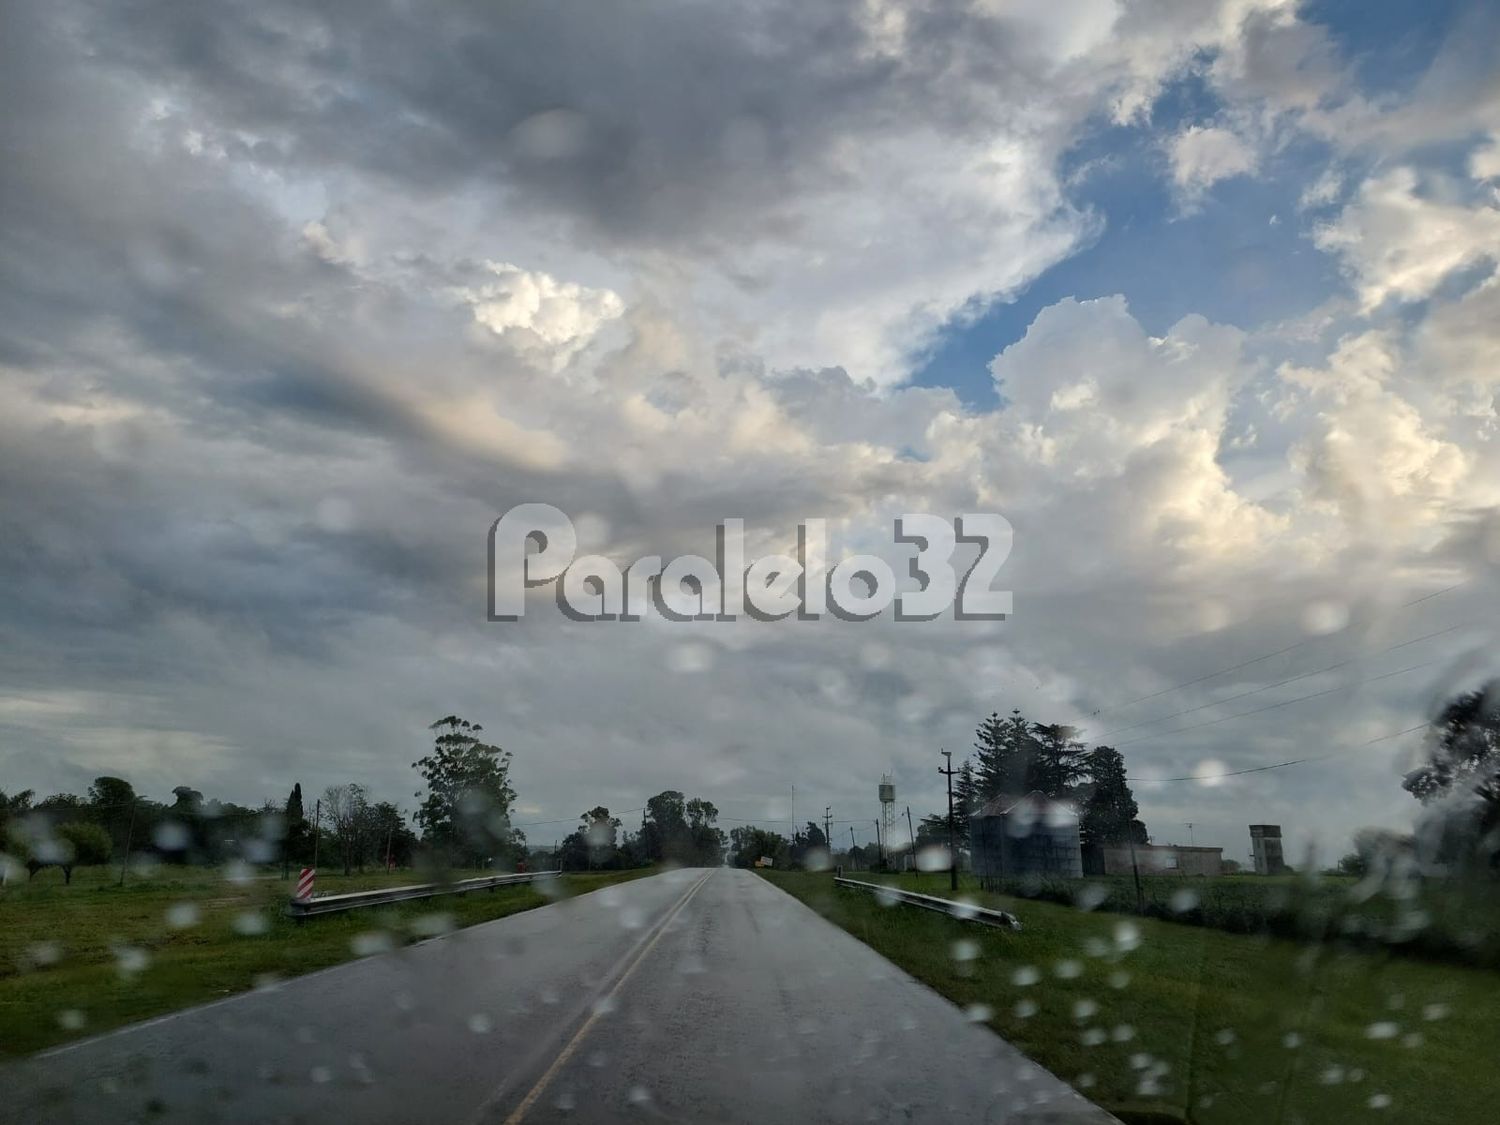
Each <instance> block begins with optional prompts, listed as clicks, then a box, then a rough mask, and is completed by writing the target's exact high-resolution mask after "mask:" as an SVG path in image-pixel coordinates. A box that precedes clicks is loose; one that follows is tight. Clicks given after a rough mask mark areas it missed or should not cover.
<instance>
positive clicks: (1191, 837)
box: [1185, 820, 1193, 848]
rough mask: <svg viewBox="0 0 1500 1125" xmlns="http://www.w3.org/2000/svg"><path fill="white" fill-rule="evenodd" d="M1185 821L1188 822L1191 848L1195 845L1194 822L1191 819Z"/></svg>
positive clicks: (1189, 845)
mask: <svg viewBox="0 0 1500 1125" xmlns="http://www.w3.org/2000/svg"><path fill="white" fill-rule="evenodd" d="M1185 823H1186V824H1187V830H1188V847H1190V848H1191V847H1192V846H1193V822H1192V821H1191V820H1189V821H1186V822H1185Z"/></svg>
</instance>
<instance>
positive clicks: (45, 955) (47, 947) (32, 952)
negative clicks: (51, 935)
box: [26, 941, 62, 968]
mask: <svg viewBox="0 0 1500 1125" xmlns="http://www.w3.org/2000/svg"><path fill="white" fill-rule="evenodd" d="M26 960H27V961H28V962H29V963H30V964H32V965H35V966H36V967H38V968H40V967H42V966H44V965H55V964H57V962H59V961H61V960H62V946H61V945H59V944H58V943H57V942H55V941H39V942H36V943H34V944H32V945H30V946H28V947H27V949H26Z"/></svg>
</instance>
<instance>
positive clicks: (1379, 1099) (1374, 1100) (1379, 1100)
mask: <svg viewBox="0 0 1500 1125" xmlns="http://www.w3.org/2000/svg"><path fill="white" fill-rule="evenodd" d="M1365 1104H1366V1105H1367V1106H1369V1107H1370V1108H1371V1109H1389V1108H1390V1106H1391V1096H1390V1095H1389V1094H1371V1095H1370V1100H1369V1101H1367V1102H1365Z"/></svg>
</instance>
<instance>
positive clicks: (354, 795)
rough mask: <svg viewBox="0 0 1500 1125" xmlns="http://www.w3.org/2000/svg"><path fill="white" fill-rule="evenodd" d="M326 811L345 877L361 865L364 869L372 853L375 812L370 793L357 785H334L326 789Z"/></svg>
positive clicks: (324, 794) (324, 796)
mask: <svg viewBox="0 0 1500 1125" xmlns="http://www.w3.org/2000/svg"><path fill="white" fill-rule="evenodd" d="M323 811H324V812H325V813H327V814H328V828H329V832H330V834H331V835H332V836H333V843H334V846H335V847H337V848H338V850H339V855H340V857H341V858H342V859H343V861H344V874H345V875H348V874H349V873H350V871H351V870H352V869H353V868H354V866H355V865H356V864H358V866H359V868H360V870H361V871H363V870H364V866H365V858H366V856H367V855H368V854H369V851H370V835H371V831H370V830H371V828H372V822H371V813H370V794H369V791H368V790H367V789H366V788H365V787H364V786H363V785H360V784H358V783H357V782H353V781H351V782H350V783H349V784H347V785H330V786H329V787H328V788H327V789H325V790H323Z"/></svg>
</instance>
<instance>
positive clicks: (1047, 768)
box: [1025, 723, 1088, 801]
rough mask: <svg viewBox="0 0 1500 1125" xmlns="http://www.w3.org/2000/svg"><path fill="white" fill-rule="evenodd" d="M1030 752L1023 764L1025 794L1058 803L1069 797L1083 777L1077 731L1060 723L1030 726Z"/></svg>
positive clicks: (1083, 758) (1084, 758) (1083, 754)
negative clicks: (1038, 794)
mask: <svg viewBox="0 0 1500 1125" xmlns="http://www.w3.org/2000/svg"><path fill="white" fill-rule="evenodd" d="M1031 738H1032V743H1031V749H1032V752H1031V754H1030V756H1029V758H1028V759H1027V762H1026V775H1025V776H1026V792H1028V793H1030V792H1032V791H1033V790H1036V791H1037V792H1040V793H1043V794H1045V795H1046V796H1048V797H1051V798H1052V799H1053V800H1054V801H1061V800H1064V799H1065V798H1067V797H1070V796H1072V793H1073V787H1074V785H1076V784H1077V782H1078V781H1079V780H1080V779H1081V778H1082V777H1084V775H1085V773H1086V770H1087V767H1086V765H1085V763H1086V761H1087V758H1088V751H1087V749H1086V748H1085V747H1084V745H1083V743H1082V742H1080V741H1078V729H1077V728H1076V727H1070V726H1067V725H1066V724H1063V723H1032V724H1031Z"/></svg>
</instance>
